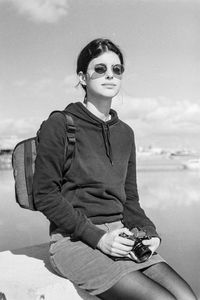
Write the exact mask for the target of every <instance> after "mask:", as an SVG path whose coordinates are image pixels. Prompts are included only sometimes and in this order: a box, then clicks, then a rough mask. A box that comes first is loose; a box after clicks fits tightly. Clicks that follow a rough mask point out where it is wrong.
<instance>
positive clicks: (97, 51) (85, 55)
mask: <svg viewBox="0 0 200 300" xmlns="http://www.w3.org/2000/svg"><path fill="white" fill-rule="evenodd" d="M107 51H112V52H114V53H116V54H117V55H118V57H119V59H120V62H121V64H122V65H123V64H124V59H123V54H122V52H121V50H120V49H119V47H118V46H117V45H115V44H114V43H113V42H112V41H111V40H109V39H103V38H98V39H95V40H93V41H91V42H90V43H89V44H87V45H86V46H85V47H84V48H83V49H82V51H81V52H80V54H79V56H78V59H77V69H76V73H77V74H78V73H79V72H83V74H86V73H87V68H88V65H89V63H90V61H91V60H92V59H94V58H96V57H98V56H99V55H101V54H103V53H105V52H107Z"/></svg>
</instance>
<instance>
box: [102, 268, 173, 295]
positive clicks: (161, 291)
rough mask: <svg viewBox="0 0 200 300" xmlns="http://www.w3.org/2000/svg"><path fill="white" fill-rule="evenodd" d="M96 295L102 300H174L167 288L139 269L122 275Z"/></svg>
mask: <svg viewBox="0 0 200 300" xmlns="http://www.w3.org/2000/svg"><path fill="white" fill-rule="evenodd" d="M97 296H98V297H99V298H100V299H102V300H161V299H162V300H176V298H175V297H174V296H173V295H172V294H171V293H170V292H169V291H168V290H167V289H165V288H164V287H163V286H161V285H160V284H159V283H157V282H155V281H154V280H152V279H151V278H149V277H148V276H146V275H145V274H143V273H142V272H141V271H134V272H131V273H129V274H127V275H125V276H123V277H122V278H121V279H120V280H119V281H118V282H117V283H116V284H115V285H114V286H112V287H111V288H110V289H109V290H107V291H105V292H104V293H102V294H100V295H97Z"/></svg>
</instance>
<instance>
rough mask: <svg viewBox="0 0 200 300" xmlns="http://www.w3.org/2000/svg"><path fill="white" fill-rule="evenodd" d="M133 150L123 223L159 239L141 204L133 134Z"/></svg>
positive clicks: (128, 172) (126, 188) (126, 186)
mask: <svg viewBox="0 0 200 300" xmlns="http://www.w3.org/2000/svg"><path fill="white" fill-rule="evenodd" d="M132 140H133V142H132V149H131V153H130V158H129V162H128V169H127V176H126V181H125V192H126V202H125V204H124V214H123V223H124V225H125V226H126V227H127V228H129V229H132V228H133V227H135V226H139V227H141V228H143V229H144V230H145V231H146V232H147V234H148V235H149V236H154V237H158V233H157V232H156V227H155V225H154V224H153V222H152V221H151V220H150V219H149V218H148V217H147V216H146V214H145V212H144V210H143V209H142V208H141V206H140V203H139V195H138V190H137V179H136V154H135V141H134V134H133V133H132Z"/></svg>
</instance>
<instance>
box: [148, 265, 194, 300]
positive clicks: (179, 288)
mask: <svg viewBox="0 0 200 300" xmlns="http://www.w3.org/2000/svg"><path fill="white" fill-rule="evenodd" d="M143 272H144V274H145V275H146V276H148V277H149V278H151V279H152V280H154V281H156V282H158V283H159V284H160V285H161V286H163V287H164V288H166V289H167V290H168V291H170V292H171V293H172V294H173V295H174V296H175V298H176V299H177V300H197V297H196V296H195V294H194V292H193V291H192V289H191V287H190V286H189V285H188V283H187V282H186V281H185V280H184V279H183V278H182V277H181V276H180V275H179V274H178V273H177V272H176V271H175V270H174V269H173V268H171V267H170V266H169V265H168V264H167V263H164V262H162V263H159V264H157V265H153V266H151V267H149V268H148V269H146V270H144V271H143Z"/></svg>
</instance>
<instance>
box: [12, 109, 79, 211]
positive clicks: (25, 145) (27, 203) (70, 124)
mask: <svg viewBox="0 0 200 300" xmlns="http://www.w3.org/2000/svg"><path fill="white" fill-rule="evenodd" d="M58 112H59V113H62V114H63V115H64V116H65V119H66V143H65V144H66V145H65V149H64V151H65V156H64V157H65V161H64V162H63V170H64V171H67V170H68V169H69V167H70V165H71V162H72V158H73V153H74V148H75V142H76V138H75V130H76V128H75V125H74V121H73V119H72V116H71V115H70V114H68V113H67V112H66V111H65V110H64V111H53V112H52V113H51V114H50V116H51V115H52V114H54V113H58ZM45 122H46V121H43V122H42V124H41V126H40V129H39V130H38V131H37V134H36V136H35V137H32V138H29V139H25V140H23V141H21V142H19V143H18V144H17V145H16V146H15V148H14V150H13V153H12V168H13V176H14V181H15V199H16V202H17V203H18V204H19V205H20V206H21V207H22V208H26V209H30V210H37V209H36V207H35V205H34V197H33V175H34V171H35V159H36V156H37V146H38V144H39V134H40V130H41V128H42V126H43V124H44V123H45Z"/></svg>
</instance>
